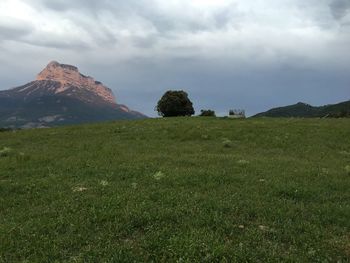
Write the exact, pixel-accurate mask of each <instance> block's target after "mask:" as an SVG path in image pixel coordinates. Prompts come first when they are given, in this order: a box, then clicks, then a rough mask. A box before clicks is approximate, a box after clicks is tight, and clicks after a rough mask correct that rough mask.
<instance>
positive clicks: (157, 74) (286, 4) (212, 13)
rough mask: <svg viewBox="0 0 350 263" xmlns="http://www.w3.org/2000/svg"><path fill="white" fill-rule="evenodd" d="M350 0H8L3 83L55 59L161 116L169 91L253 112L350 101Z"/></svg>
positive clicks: (0, 38) (20, 79)
mask: <svg viewBox="0 0 350 263" xmlns="http://www.w3.org/2000/svg"><path fill="white" fill-rule="evenodd" d="M349 46H350V0H309V1H303V0H285V1H280V0H244V1H243V0H240V1H239V0H191V1H188V0H187V1H185V0H177V1H176V0H169V1H161V0H147V1H146V0H129V1H121V0H114V1H112V0H99V1H94V0H75V1H68V0H2V1H1V3H0V48H1V49H0V60H1V61H2V63H1V65H0V85H1V86H0V87H1V88H3V89H5V88H9V87H11V86H16V85H20V84H23V83H24V82H26V81H28V80H31V79H33V77H34V76H33V75H35V74H36V73H37V72H38V71H40V70H41V68H42V67H44V66H45V64H47V63H48V62H49V61H50V60H58V61H60V62H63V63H71V64H74V65H77V66H78V67H79V68H80V69H81V71H83V72H84V73H87V74H90V75H92V76H94V77H96V78H97V79H99V80H101V81H103V82H105V83H106V84H107V85H109V86H110V87H111V88H112V89H113V90H114V91H115V93H116V94H117V97H120V99H119V100H120V102H122V103H126V104H129V105H130V106H131V107H134V108H136V109H138V110H141V111H144V112H145V113H147V114H150V115H151V114H154V113H153V112H152V111H153V108H154V105H155V103H156V101H157V99H158V98H159V97H160V96H161V95H162V93H163V92H164V91H165V90H167V89H185V90H187V91H188V92H189V94H190V96H191V97H192V99H193V100H194V101H195V103H196V105H197V110H200V108H209V107H210V108H214V109H216V110H217V111H219V112H222V113H224V112H226V111H227V110H228V109H230V108H232V107H238V108H246V110H247V111H248V112H249V113H254V112H257V111H261V110H264V109H266V108H269V107H272V106H277V105H283V104H287V103H294V102H297V101H300V100H302V101H306V102H309V103H314V104H323V103H331V102H336V101H339V100H347V99H350V52H349V51H350V50H349Z"/></svg>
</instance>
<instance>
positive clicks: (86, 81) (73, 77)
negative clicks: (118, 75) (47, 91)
mask: <svg viewBox="0 0 350 263" xmlns="http://www.w3.org/2000/svg"><path fill="white" fill-rule="evenodd" d="M36 80H37V81H54V82H59V83H60V85H59V86H58V87H57V86H56V87H55V88H54V89H52V90H51V91H53V92H54V93H55V94H61V93H65V94H66V95H68V96H73V97H75V96H74V94H77V93H80V94H79V95H82V94H81V91H86V92H91V93H93V94H95V95H96V96H98V100H97V101H100V100H103V101H105V102H106V103H111V104H116V99H115V96H114V95H113V92H112V91H111V90H110V89H109V88H107V87H106V86H104V85H103V84H102V83H101V82H99V81H95V80H94V79H93V78H92V77H88V76H84V75H83V74H81V73H80V72H79V70H78V68H77V67H75V66H71V65H65V64H60V63H58V62H56V61H52V62H50V63H49V64H48V65H47V66H46V68H45V69H44V70H43V71H41V72H40V73H39V74H38V76H37V78H36ZM79 90H80V92H79ZM89 97H90V96H88V97H86V98H84V97H80V99H82V100H86V101H87V102H93V101H91V98H89ZM97 101H96V102H97Z"/></svg>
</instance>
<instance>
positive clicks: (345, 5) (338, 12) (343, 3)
mask: <svg viewBox="0 0 350 263" xmlns="http://www.w3.org/2000/svg"><path fill="white" fill-rule="evenodd" d="M329 6H330V8H331V11H332V14H333V16H334V18H335V19H337V20H339V19H342V18H343V17H344V16H345V15H346V14H347V13H348V12H349V9H350V0H333V1H332V2H331V3H330V5H329Z"/></svg>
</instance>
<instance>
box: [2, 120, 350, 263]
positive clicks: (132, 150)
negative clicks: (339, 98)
mask: <svg viewBox="0 0 350 263" xmlns="http://www.w3.org/2000/svg"><path fill="white" fill-rule="evenodd" d="M4 147H6V148H4ZM348 165H350V121H349V120H348V119H322V120H313V119H309V120H289V119H284V120H281V119H249V120H228V119H214V118H179V119H177V118H175V119H153V120H141V121H129V122H128V121H121V122H115V123H106V124H95V125H84V126H75V127H64V128H55V129H44V130H26V131H19V132H3V133H0V214H1V216H0V244H1V245H0V262H16V261H23V260H27V261H28V262H52V261H55V260H56V261H59V262H63V261H66V262H103V261H104V262H108V261H114V262H120V261H121V262H132V261H135V262H143V261H155V262H176V261H177V262H218V261H224V262H225V260H226V261H227V262H246V261H251V262H281V261H289V262H306V261H313V262H319V261H322V262H326V261H329V262H334V261H337V260H339V262H346V261H347V260H348V259H349V257H350V230H349V227H350V221H349V218H350V191H349V189H350V171H347V170H350V168H349V167H348V168H346V167H347V166H348Z"/></svg>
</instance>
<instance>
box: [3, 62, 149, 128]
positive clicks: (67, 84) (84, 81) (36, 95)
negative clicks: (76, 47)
mask: <svg viewBox="0 0 350 263" xmlns="http://www.w3.org/2000/svg"><path fill="white" fill-rule="evenodd" d="M142 118H146V116H145V115H143V114H142V113H139V112H137V111H133V110H130V109H129V108H128V107H127V106H125V105H122V104H117V102H116V98H115V96H114V94H113V92H112V90H110V89H109V88H108V87H106V86H104V85H103V84H102V83H101V82H99V81H95V80H94V79H93V78H92V77H88V76H85V75H83V74H81V73H80V72H79V70H78V68H77V67H75V66H71V65H66V64H60V63H58V62H56V61H53V62H50V63H49V64H48V65H47V66H46V67H45V68H44V69H43V70H42V71H41V72H40V73H39V74H38V75H37V77H36V80H34V81H32V82H29V83H27V84H25V85H23V86H20V87H16V88H12V89H8V90H3V91H0V127H11V128H16V127H19V128H34V127H52V126H57V125H66V124H77V123H90V122H99V121H111V120H121V119H123V120H127V119H142Z"/></svg>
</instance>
